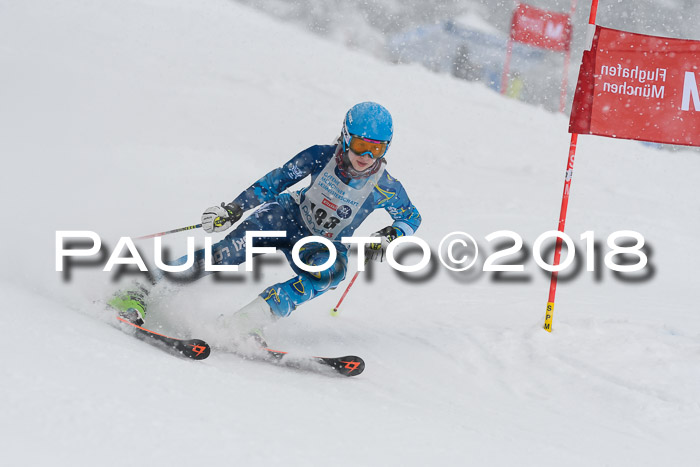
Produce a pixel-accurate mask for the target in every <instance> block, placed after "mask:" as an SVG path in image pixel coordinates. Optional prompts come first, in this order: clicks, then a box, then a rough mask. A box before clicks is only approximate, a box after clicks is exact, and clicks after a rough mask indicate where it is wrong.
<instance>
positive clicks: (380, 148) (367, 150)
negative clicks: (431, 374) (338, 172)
mask: <svg viewBox="0 0 700 467" xmlns="http://www.w3.org/2000/svg"><path fill="white" fill-rule="evenodd" d="M348 147H349V148H350V150H351V151H352V152H354V153H355V154H357V155H358V156H369V158H370V159H380V158H382V157H384V154H386V150H387V149H388V148H389V143H388V142H386V141H375V140H373V139H367V138H362V137H360V136H355V135H350V143H349V144H348Z"/></svg>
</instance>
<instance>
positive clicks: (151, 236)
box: [134, 224, 202, 240]
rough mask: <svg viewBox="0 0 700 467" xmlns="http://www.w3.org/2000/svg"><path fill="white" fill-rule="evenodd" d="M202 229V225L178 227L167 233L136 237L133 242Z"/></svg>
mask: <svg viewBox="0 0 700 467" xmlns="http://www.w3.org/2000/svg"><path fill="white" fill-rule="evenodd" d="M200 227H202V224H195V225H188V226H187V227H180V228H179V229H174V230H168V231H167V232H158V233H154V234H150V235H144V236H142V237H136V238H135V239H134V240H145V239H147V238H153V237H162V236H163V235H170V234H174V233H177V232H184V231H185V230H193V229H198V228H200Z"/></svg>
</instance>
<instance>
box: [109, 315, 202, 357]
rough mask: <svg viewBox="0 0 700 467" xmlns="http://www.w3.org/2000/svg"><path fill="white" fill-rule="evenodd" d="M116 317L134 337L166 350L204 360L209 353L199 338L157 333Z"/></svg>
mask: <svg viewBox="0 0 700 467" xmlns="http://www.w3.org/2000/svg"><path fill="white" fill-rule="evenodd" d="M116 318H117V319H118V320H119V321H120V322H122V323H123V324H126V325H128V327H127V328H126V330H129V331H131V332H130V334H132V335H134V336H135V337H136V338H138V339H140V340H142V341H144V342H146V343H148V344H152V345H155V346H156V347H160V348H162V349H164V350H166V351H169V352H172V353H175V354H177V355H182V356H183V357H187V358H191V359H193V360H204V359H205V358H207V357H208V356H209V354H210V353H211V348H210V347H209V344H207V343H206V342H204V341H203V340H201V339H177V338H175V337H169V336H165V335H163V334H158V333H157V332H154V331H151V330H149V329H146V328H144V327H141V326H139V325H137V324H134V323H132V322H131V321H128V320H126V319H124V318H122V317H121V316H117V317H116Z"/></svg>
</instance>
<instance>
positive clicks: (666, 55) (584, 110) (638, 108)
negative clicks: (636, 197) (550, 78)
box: [569, 26, 700, 146]
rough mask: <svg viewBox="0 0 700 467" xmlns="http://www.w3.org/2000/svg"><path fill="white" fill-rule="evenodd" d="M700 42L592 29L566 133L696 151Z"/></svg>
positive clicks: (699, 119) (699, 118) (699, 127)
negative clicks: (591, 41) (676, 146)
mask: <svg viewBox="0 0 700 467" xmlns="http://www.w3.org/2000/svg"><path fill="white" fill-rule="evenodd" d="M698 84H700V41H691V40H685V39H669V38H665V37H656V36H647V35H643V34H633V33H629V32H625V31H617V30H615V29H608V28H603V27H600V26H596V30H595V35H594V36H593V45H592V47H591V50H587V51H584V52H583V61H582V63H581V69H580V71H579V76H578V84H577V86H576V94H575V95H574V102H573V106H572V109H571V119H570V121H569V132H570V133H577V134H592V135H599V136H609V137H612V138H623V139H634V140H640V141H652V142H656V143H668V144H681V145H686V146H700V95H699V92H698Z"/></svg>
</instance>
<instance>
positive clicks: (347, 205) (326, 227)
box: [299, 157, 384, 240]
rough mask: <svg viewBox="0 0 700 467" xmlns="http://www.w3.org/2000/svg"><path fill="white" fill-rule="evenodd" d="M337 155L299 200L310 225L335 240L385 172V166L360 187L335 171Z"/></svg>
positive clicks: (315, 230) (320, 234)
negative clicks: (350, 183)
mask: <svg viewBox="0 0 700 467" xmlns="http://www.w3.org/2000/svg"><path fill="white" fill-rule="evenodd" d="M336 167H337V164H336V162H335V157H332V158H331V160H330V161H329V162H328V164H326V166H325V167H324V168H323V170H322V171H321V173H320V174H319V175H318V177H316V180H314V182H313V184H311V186H310V187H309V188H308V189H307V190H306V192H304V200H303V201H300V202H299V209H300V211H301V216H302V218H303V219H304V223H305V224H306V227H308V229H309V230H310V231H311V232H312V233H313V234H314V235H318V236H320V237H326V238H328V239H330V240H334V239H335V238H336V237H337V236H338V234H339V233H340V232H342V231H343V229H345V228H346V227H347V226H349V225H350V224H352V221H353V219H355V216H356V215H357V212H358V211H359V210H360V208H361V207H362V205H363V204H364V202H365V200H366V199H367V197H368V196H369V195H370V193H372V189H373V188H374V186H375V185H376V184H377V182H378V181H379V178H380V177H381V176H382V174H383V173H384V167H382V168H381V169H380V170H379V171H377V173H375V174H373V175H372V176H371V177H369V178H368V179H367V181H366V183H365V184H364V185H363V186H362V187H361V188H358V189H355V188H352V187H350V186H348V185H346V184H345V183H343V181H342V180H340V178H338V176H337V175H336V174H335V169H336Z"/></svg>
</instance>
